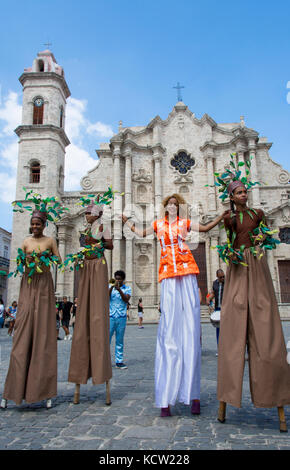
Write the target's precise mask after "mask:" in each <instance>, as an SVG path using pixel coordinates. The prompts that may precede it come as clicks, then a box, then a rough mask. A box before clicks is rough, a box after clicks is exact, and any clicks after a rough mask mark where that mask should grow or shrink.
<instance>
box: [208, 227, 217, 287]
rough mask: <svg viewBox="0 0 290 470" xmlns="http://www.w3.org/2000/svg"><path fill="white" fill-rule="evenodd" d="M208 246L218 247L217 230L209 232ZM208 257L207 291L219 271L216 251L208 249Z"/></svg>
mask: <svg viewBox="0 0 290 470" xmlns="http://www.w3.org/2000/svg"><path fill="white" fill-rule="evenodd" d="M209 236H210V243H209V244H210V246H216V245H218V242H219V230H218V229H216V228H214V229H213V230H211V231H210V235H209ZM209 256H210V268H211V270H210V271H211V272H210V275H211V284H210V286H209V289H211V287H212V283H213V281H214V280H215V279H216V272H217V270H218V269H219V255H218V252H217V250H216V249H215V250H213V249H210V250H209Z"/></svg>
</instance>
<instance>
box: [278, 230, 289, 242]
mask: <svg viewBox="0 0 290 470" xmlns="http://www.w3.org/2000/svg"><path fill="white" fill-rule="evenodd" d="M279 238H280V240H281V242H282V243H286V244H287V245H290V227H285V228H281V229H280V232H279Z"/></svg>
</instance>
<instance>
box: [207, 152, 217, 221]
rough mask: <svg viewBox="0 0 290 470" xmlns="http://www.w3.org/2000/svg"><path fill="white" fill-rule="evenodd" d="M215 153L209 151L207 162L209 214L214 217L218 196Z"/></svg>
mask: <svg viewBox="0 0 290 470" xmlns="http://www.w3.org/2000/svg"><path fill="white" fill-rule="evenodd" d="M214 158H215V157H214V153H213V150H208V151H207V154H206V160H207V183H208V185H209V186H208V188H207V190H208V214H209V215H213V214H215V213H216V210H217V207H216V194H215V188H214V163H213V162H214Z"/></svg>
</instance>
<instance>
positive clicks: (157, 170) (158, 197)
mask: <svg viewBox="0 0 290 470" xmlns="http://www.w3.org/2000/svg"><path fill="white" fill-rule="evenodd" d="M153 161H154V175H155V179H154V194H155V201H154V202H155V208H154V212H155V214H158V213H159V210H160V205H161V202H162V188H161V156H160V154H159V152H158V151H157V150H155V152H154V153H153Z"/></svg>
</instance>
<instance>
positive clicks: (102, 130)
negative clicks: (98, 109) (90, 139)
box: [87, 121, 113, 138]
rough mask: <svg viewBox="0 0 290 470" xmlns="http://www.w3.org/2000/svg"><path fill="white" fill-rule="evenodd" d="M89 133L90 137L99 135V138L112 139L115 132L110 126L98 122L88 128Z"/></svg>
mask: <svg viewBox="0 0 290 470" xmlns="http://www.w3.org/2000/svg"><path fill="white" fill-rule="evenodd" d="M87 133H88V134H90V135H97V136H98V137H104V138H110V137H112V135H113V130H112V127H111V126H108V124H103V123H102V122H99V121H98V122H96V123H95V124H90V125H89V126H88V128H87Z"/></svg>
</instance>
